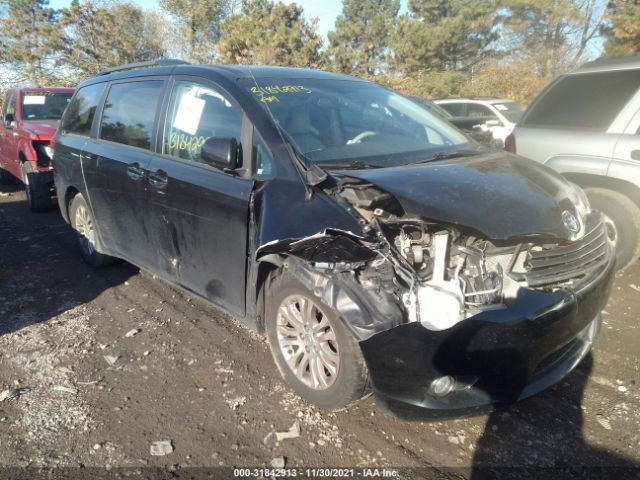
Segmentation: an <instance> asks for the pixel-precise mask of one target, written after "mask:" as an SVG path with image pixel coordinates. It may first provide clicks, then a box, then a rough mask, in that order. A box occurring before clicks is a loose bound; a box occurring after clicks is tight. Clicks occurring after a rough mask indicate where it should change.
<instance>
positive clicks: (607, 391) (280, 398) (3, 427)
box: [0, 187, 640, 478]
mask: <svg viewBox="0 0 640 480" xmlns="http://www.w3.org/2000/svg"><path fill="white" fill-rule="evenodd" d="M0 191H3V192H10V195H8V196H6V193H5V194H4V195H5V196H2V197H1V198H0V245H1V246H0V391H6V390H11V391H13V392H14V393H19V396H17V397H15V398H10V399H6V400H4V401H1V402H0V478H8V477H9V473H8V472H10V471H13V472H14V473H15V474H16V475H17V472H23V471H24V469H23V468H22V467H32V468H38V467H47V468H63V471H73V470H74V469H75V470H77V471H85V472H88V471H92V470H91V468H92V467H99V468H100V469H101V470H104V469H112V470H111V471H115V470H117V469H118V468H119V467H136V468H138V469H141V470H140V471H142V472H145V471H147V472H148V471H151V467H163V468H165V467H166V468H167V470H166V471H168V472H172V474H173V475H174V476H177V477H180V472H193V471H195V470H190V469H189V467H270V466H271V462H272V460H273V459H274V458H279V457H284V458H285V461H286V465H287V467H335V466H343V467H354V468H361V467H407V468H411V469H413V470H406V472H407V473H406V476H407V477H412V478H431V477H437V478H470V477H472V478H481V477H483V474H488V475H484V476H485V477H487V478H491V477H492V472H493V473H495V472H502V473H505V472H509V471H514V472H518V475H517V476H518V477H519V478H527V477H532V475H523V473H522V472H525V471H527V472H530V473H531V472H547V473H553V472H554V471H553V470H544V469H546V468H565V470H571V471H572V472H573V473H574V474H575V475H576V478H581V477H583V476H584V474H585V472H586V473H588V472H593V471H596V470H594V468H596V467H607V469H606V470H601V472H614V473H615V476H616V477H617V478H623V476H624V475H623V473H624V474H629V475H633V472H632V471H629V470H616V469H615V468H613V467H631V468H635V469H638V468H640V453H639V452H640V388H639V386H640V385H639V382H640V371H639V370H640V358H639V345H640V319H639V314H640V293H639V292H640V263H639V264H638V265H636V266H635V267H633V268H631V269H630V270H629V271H628V272H627V273H625V274H624V275H619V276H618V278H617V280H616V283H615V287H614V289H613V296H612V298H611V300H610V302H609V305H608V306H607V308H606V311H605V312H604V325H603V331H602V334H601V336H600V338H599V340H598V342H597V344H596V346H595V349H594V351H593V353H592V354H591V355H590V356H589V357H588V358H587V359H586V360H585V361H584V362H583V363H582V364H581V365H580V366H579V367H578V368H577V370H576V371H575V372H573V373H572V374H571V375H570V376H569V377H568V378H566V379H565V380H564V381H563V382H561V383H560V384H558V385H556V386H555V387H554V388H551V389H550V390H548V391H546V392H543V393H542V394H539V395H537V396H536V397H534V398H532V399H530V400H527V401H525V402H522V403H520V404H516V405H513V406H509V407H505V408H501V409H499V410H497V411H495V412H492V413H490V414H488V415H480V416H476V417H473V418H463V419H454V420H429V419H422V420H413V421H404V420H398V419H395V418H390V417H386V416H385V415H383V414H382V413H381V412H380V411H379V410H377V409H376V406H375V402H374V400H373V398H368V399H366V400H365V401H363V402H362V403H360V404H359V405H357V406H355V407H353V408H351V409H350V410H348V411H345V412H340V413H335V414H334V413H327V412H324V411H320V410H318V409H316V408H314V407H312V406H310V405H309V404H307V403H305V402H304V401H303V400H301V399H300V398H298V397H297V396H296V395H294V394H293V393H291V392H290V391H289V390H288V388H287V387H286V386H285V385H284V383H283V382H282V380H281V379H280V377H279V374H278V371H277V369H276V367H275V365H274V363H273V361H272V358H271V355H270V352H269V350H268V347H267V344H266V342H265V340H264V339H263V338H262V337H261V336H260V335H257V334H255V333H253V332H251V331H249V330H247V329H246V328H245V327H243V326H242V325H240V324H239V323H237V322H236V321H235V320H233V319H231V318H230V317H228V316H227V315H225V314H223V313H221V312H220V311H218V310H217V309H216V308H215V307H213V306H211V305H208V304H206V303H205V302H203V301H201V300H198V299H196V298H192V297H190V296H188V295H186V294H184V293H182V292H180V291H178V290H177V289H175V288H173V287H171V286H170V285H168V284H166V283H164V282H162V281H160V280H158V279H155V278H153V277H152V276H151V275H149V274H147V273H145V272H141V271H139V270H138V269H137V268H135V267H132V266H131V265H128V264H125V263H120V264H116V265H113V266H110V267H106V268H103V269H98V270H92V269H90V268H88V267H86V266H85V265H84V264H83V263H82V262H81V260H80V256H79V254H78V252H77V250H76V244H75V237H74V235H73V234H72V232H71V231H70V229H69V227H68V226H67V225H66V224H65V223H64V222H63V220H62V219H61V217H60V215H59V213H58V212H57V211H54V212H51V213H46V214H37V215H36V214H31V213H29V212H28V209H27V206H26V202H25V196H24V192H22V191H20V190H19V189H17V188H14V189H11V188H7V187H3V189H2V190H0ZM132 331H135V335H132V333H133V332H132ZM128 333H129V335H127V334H128ZM296 422H297V425H298V426H299V429H300V435H299V436H298V437H297V438H293V439H284V440H281V441H280V442H278V441H277V440H276V438H275V435H270V433H271V432H274V431H276V432H284V431H288V430H289V429H290V428H291V427H292V426H295V425H296ZM160 440H168V441H170V442H171V445H172V447H173V449H174V450H173V452H172V453H170V454H168V455H166V456H152V455H150V445H151V444H152V443H153V442H155V441H160ZM9 467H20V468H15V469H13V470H12V469H10V468H9ZM79 467H80V468H79ZM513 467H519V468H518V469H515V470H511V469H512V468H513ZM567 467H570V468H567ZM81 468H84V470H81ZM583 468H584V470H583ZM64 469H66V470H64ZM487 469H495V470H487ZM528 469H531V470H528ZM96 471H100V470H95V471H94V472H96ZM105 471H106V470H105ZM3 472H4V473H3ZM216 472H218V473H219V474H220V475H215V474H214V475H213V476H212V477H207V478H219V477H220V476H222V473H223V472H227V473H229V472H231V469H230V468H226V469H219V470H216ZM411 472H413V473H411ZM635 473H636V474H638V475H640V470H636V472H635ZM229 475H231V474H230V473H229ZM90 477H91V476H90V475H89V476H87V477H86V478H90ZM403 478H404V477H403ZM538 478H542V477H539V476H538ZM544 478H546V477H544ZM629 478H631V477H629ZM636 478H637V477H636Z"/></svg>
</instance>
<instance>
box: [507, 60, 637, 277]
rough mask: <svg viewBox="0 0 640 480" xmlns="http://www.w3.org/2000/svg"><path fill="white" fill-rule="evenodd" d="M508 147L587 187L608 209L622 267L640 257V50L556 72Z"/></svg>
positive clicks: (594, 201) (593, 200)
mask: <svg viewBox="0 0 640 480" xmlns="http://www.w3.org/2000/svg"><path fill="white" fill-rule="evenodd" d="M505 148H506V149H507V150H508V151H510V152H512V153H516V152H517V153H518V154H519V155H523V156H525V157H528V158H531V159H533V160H536V161H538V162H541V163H544V164H545V165H548V166H550V167H552V168H554V169H556V170H557V171H559V172H560V173H562V174H563V175H564V176H565V177H566V178H567V179H569V180H571V181H572V182H574V183H577V184H578V185H580V186H582V187H583V188H584V189H585V191H586V193H587V196H588V197H589V200H590V202H591V205H592V206H593V207H594V208H596V209H598V210H600V211H602V212H603V213H605V214H606V215H607V216H608V223H609V225H608V227H609V228H608V230H609V235H610V237H611V238H612V239H613V240H614V242H615V243H616V257H617V263H618V268H620V269H624V268H626V267H628V266H629V265H630V264H631V263H633V262H634V261H635V260H636V259H637V258H638V257H639V256H640V56H636V57H627V58H615V59H603V60H596V61H594V62H590V63H586V64H585V65H583V66H582V67H580V68H578V69H577V70H575V71H574V72H571V73H569V74H567V75H562V76H560V77H558V78H556V79H555V80H554V81H553V82H551V84H550V85H548V86H547V87H546V88H545V89H544V90H543V91H542V92H541V93H540V94H539V95H538V96H537V98H536V99H535V100H534V101H533V102H532V103H531V105H529V108H527V110H526V112H525V114H524V116H523V117H522V120H521V121H520V122H519V123H518V125H517V126H516V128H515V130H514V131H513V133H512V134H511V135H510V136H509V137H508V138H507V141H506V145H505Z"/></svg>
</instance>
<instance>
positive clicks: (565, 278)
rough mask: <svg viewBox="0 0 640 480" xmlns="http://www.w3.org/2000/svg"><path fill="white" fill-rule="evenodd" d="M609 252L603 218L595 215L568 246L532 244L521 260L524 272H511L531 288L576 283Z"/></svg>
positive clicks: (547, 287)
mask: <svg viewBox="0 0 640 480" xmlns="http://www.w3.org/2000/svg"><path fill="white" fill-rule="evenodd" d="M610 254H611V252H610V248H609V245H608V240H607V233H606V228H605V226H604V224H603V223H602V218H601V217H600V216H599V215H597V216H596V218H595V219H594V218H593V217H591V221H590V222H589V223H588V224H587V233H586V234H585V236H584V237H582V238H581V239H580V240H576V241H575V242H572V243H570V244H568V245H562V246H560V245H543V246H536V247H531V248H530V249H529V251H528V252H527V254H526V258H525V261H524V267H525V271H524V272H522V273H518V272H512V273H511V277H512V278H513V279H514V280H516V281H524V282H526V283H527V285H528V286H529V287H531V288H542V289H555V288H560V287H562V286H565V285H575V284H577V283H580V280H582V279H584V278H585V277H588V276H589V275H591V274H592V273H593V272H595V271H597V270H599V269H602V268H603V267H604V266H605V265H606V264H607V262H608V260H609V255H610Z"/></svg>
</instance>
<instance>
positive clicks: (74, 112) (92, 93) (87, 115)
mask: <svg viewBox="0 0 640 480" xmlns="http://www.w3.org/2000/svg"><path fill="white" fill-rule="evenodd" d="M104 87H105V84H104V83H97V84H95V85H89V86H87V87H83V88H81V89H80V90H78V91H77V92H76V95H75V97H73V99H72V100H71V103H69V106H68V107H67V110H66V111H65V114H64V117H63V119H62V126H61V129H62V131H63V132H64V133H74V134H76V135H83V136H86V137H88V136H89V135H90V134H91V125H92V124H93V117H94V116H95V114H96V110H97V109H98V104H99V103H100V99H101V98H102V92H104Z"/></svg>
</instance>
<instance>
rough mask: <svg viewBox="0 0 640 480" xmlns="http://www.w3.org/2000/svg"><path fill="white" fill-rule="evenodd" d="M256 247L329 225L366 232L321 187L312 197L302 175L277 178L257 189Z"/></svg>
mask: <svg viewBox="0 0 640 480" xmlns="http://www.w3.org/2000/svg"><path fill="white" fill-rule="evenodd" d="M255 207H256V212H257V215H256V220H255V221H256V226H255V227H256V229H257V247H258V248H261V247H264V246H265V245H269V244H274V243H277V242H281V241H284V240H290V241H295V240H300V239H303V238H306V237H309V236H312V235H315V234H317V233H319V232H322V231H324V230H326V229H337V230H343V231H346V232H351V233H353V234H354V235H363V231H362V223H359V218H358V217H357V216H356V215H355V214H354V213H353V212H349V211H347V210H345V208H343V207H342V206H340V205H338V204H337V203H336V202H334V201H332V200H331V199H330V198H329V197H327V196H326V195H325V194H324V193H323V192H322V191H319V190H317V189H316V191H315V192H314V193H313V194H312V195H311V197H310V198H309V197H308V195H307V190H306V189H305V187H304V184H303V183H302V181H301V179H300V177H296V176H292V177H284V178H275V179H273V180H271V181H269V182H268V183H265V184H264V185H263V186H262V187H261V188H260V189H257V190H256V192H255Z"/></svg>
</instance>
